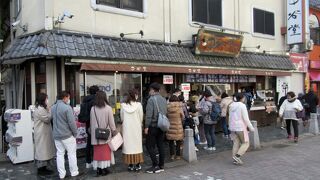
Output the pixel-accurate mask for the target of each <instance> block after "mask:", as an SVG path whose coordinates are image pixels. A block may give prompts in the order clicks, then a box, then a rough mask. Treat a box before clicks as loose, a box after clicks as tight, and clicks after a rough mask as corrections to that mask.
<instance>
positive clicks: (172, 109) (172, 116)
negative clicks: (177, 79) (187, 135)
mask: <svg viewBox="0 0 320 180" xmlns="http://www.w3.org/2000/svg"><path fill="white" fill-rule="evenodd" d="M167 109H168V112H167V115H168V119H169V121H170V129H169V131H168V132H167V134H166V136H167V139H168V140H169V147H170V156H171V159H172V160H173V159H175V158H176V159H181V152H180V146H181V144H182V140H183V137H184V134H183V126H182V121H183V119H184V113H183V110H182V104H181V102H180V100H179V98H178V97H177V96H171V97H170V99H169V104H168V106H167ZM174 141H176V147H175V145H174Z"/></svg>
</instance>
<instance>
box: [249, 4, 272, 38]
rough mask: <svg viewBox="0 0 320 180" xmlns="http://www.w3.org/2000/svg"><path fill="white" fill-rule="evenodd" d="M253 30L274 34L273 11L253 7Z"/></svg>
mask: <svg viewBox="0 0 320 180" xmlns="http://www.w3.org/2000/svg"><path fill="white" fill-rule="evenodd" d="M253 30H254V32H255V33H261V34H266V35H271V36H274V34H275V33H274V13H272V12H268V11H264V10H261V9H257V8H253Z"/></svg>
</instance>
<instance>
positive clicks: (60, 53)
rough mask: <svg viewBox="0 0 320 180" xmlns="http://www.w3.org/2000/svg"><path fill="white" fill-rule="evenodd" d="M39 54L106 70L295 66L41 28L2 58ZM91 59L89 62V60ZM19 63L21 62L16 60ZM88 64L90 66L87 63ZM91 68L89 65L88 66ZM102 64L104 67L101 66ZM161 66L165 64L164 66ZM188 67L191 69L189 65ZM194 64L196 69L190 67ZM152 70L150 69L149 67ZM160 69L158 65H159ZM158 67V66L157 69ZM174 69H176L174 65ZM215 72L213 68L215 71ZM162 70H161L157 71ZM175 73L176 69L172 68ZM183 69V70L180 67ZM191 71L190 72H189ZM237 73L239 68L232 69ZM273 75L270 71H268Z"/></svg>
mask: <svg viewBox="0 0 320 180" xmlns="http://www.w3.org/2000/svg"><path fill="white" fill-rule="evenodd" d="M39 57H67V58H70V59H73V60H77V59H78V60H79V62H80V60H84V61H82V62H81V63H86V65H85V64H84V65H83V66H82V68H83V70H108V69H109V68H110V66H111V65H113V66H115V65H116V67H114V69H119V70H120V68H123V69H126V70H128V67H126V68H124V66H125V65H121V66H120V65H119V64H126V65H127V66H130V68H129V69H130V70H131V69H132V67H131V66H132V65H134V66H140V64H148V65H149V66H150V67H151V66H155V67H154V68H156V66H157V67H158V66H159V67H162V70H166V69H172V68H171V67H179V66H181V67H184V68H187V71H190V70H189V69H190V68H191V71H192V72H193V71H198V69H201V70H202V69H203V70H202V72H203V71H205V69H206V70H208V71H209V70H210V69H213V68H215V69H229V70H231V71H232V70H239V69H241V70H244V71H245V70H251V71H261V70H262V71H263V72H264V71H268V72H270V73H271V72H274V73H276V72H283V73H286V74H288V73H290V72H291V70H293V69H295V67H294V65H293V64H292V62H291V61H290V59H289V57H288V56H278V55H268V54H262V53H249V52H242V53H241V54H240V56H239V57H237V58H232V57H218V56H214V57H213V56H195V55H194V54H193V53H192V50H191V48H190V47H189V46H180V45H178V44H168V43H163V42H151V41H146V40H129V39H120V38H112V37H106V36H98V35H93V34H81V33H75V32H66V31H43V32H38V33H34V34H29V35H26V36H21V37H19V38H18V39H16V41H15V42H14V43H13V45H12V47H11V48H10V49H9V50H8V51H7V52H5V53H4V55H3V56H2V57H1V61H2V63H4V64H12V63H16V62H17V59H23V60H27V59H31V58H39ZM88 60H92V61H88ZM94 61H100V63H101V61H103V63H102V64H108V63H109V66H108V67H106V65H103V66H97V67H93V64H94ZM18 62H21V61H18ZM90 64H91V65H90ZM89 67H91V68H89ZM101 67H106V68H105V69H101ZM163 67H166V68H164V69H163ZM189 67H190V68H189ZM192 67H196V68H192ZM149 69H152V68H149ZM160 69H161V68H160ZM157 70H159V68H158V69H157ZM174 70H178V69H177V68H174ZM179 71H182V70H181V69H180V70H179ZM215 71H216V70H215ZM160 72H162V71H160ZM172 72H175V71H172ZM183 72H185V70H183ZM192 72H191V73H192ZM234 73H235V74H237V73H239V72H238V71H236V72H234ZM271 74H272V73H271Z"/></svg>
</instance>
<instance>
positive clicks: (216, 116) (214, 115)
mask: <svg viewBox="0 0 320 180" xmlns="http://www.w3.org/2000/svg"><path fill="white" fill-rule="evenodd" d="M211 104H212V111H211V113H210V119H211V121H219V120H220V117H221V107H220V104H219V103H217V102H212V103H211Z"/></svg>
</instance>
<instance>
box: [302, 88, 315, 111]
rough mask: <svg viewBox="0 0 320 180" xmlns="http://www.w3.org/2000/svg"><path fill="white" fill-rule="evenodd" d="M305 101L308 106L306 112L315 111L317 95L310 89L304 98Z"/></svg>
mask: <svg viewBox="0 0 320 180" xmlns="http://www.w3.org/2000/svg"><path fill="white" fill-rule="evenodd" d="M303 99H305V102H306V103H307V104H308V106H309V107H308V108H306V112H307V113H317V105H318V103H319V99H318V97H317V95H315V94H314V92H312V91H310V92H308V93H307V94H306V95H305V96H304V98H303Z"/></svg>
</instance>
